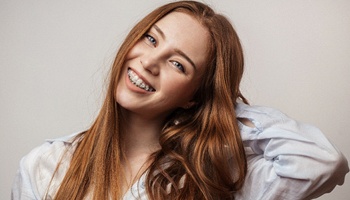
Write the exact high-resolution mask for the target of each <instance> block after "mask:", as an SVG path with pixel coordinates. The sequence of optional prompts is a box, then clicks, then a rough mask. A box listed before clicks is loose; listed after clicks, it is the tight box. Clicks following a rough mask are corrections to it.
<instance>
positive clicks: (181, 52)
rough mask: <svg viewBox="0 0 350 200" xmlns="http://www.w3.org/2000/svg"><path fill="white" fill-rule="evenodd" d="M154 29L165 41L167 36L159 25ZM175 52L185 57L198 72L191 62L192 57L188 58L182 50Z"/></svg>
mask: <svg viewBox="0 0 350 200" xmlns="http://www.w3.org/2000/svg"><path fill="white" fill-rule="evenodd" d="M153 28H154V29H155V30H156V31H157V32H158V33H159V34H160V36H161V37H162V38H163V39H164V40H165V39H166V36H165V34H164V32H163V31H162V30H161V29H160V28H159V27H158V26H157V25H153ZM175 52H176V53H177V54H180V55H181V56H182V57H184V58H185V59H186V60H187V61H188V62H189V63H190V64H191V65H192V67H193V68H194V69H195V70H197V68H196V65H195V64H194V62H193V61H192V60H191V58H190V57H188V56H187V55H186V54H185V53H184V52H183V51H181V50H180V49H175Z"/></svg>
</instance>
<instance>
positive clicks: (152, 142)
mask: <svg viewBox="0 0 350 200" xmlns="http://www.w3.org/2000/svg"><path fill="white" fill-rule="evenodd" d="M123 118H124V119H123V121H124V123H123V129H122V138H123V139H122V140H123V142H122V144H123V147H122V149H123V152H124V155H125V160H123V161H122V162H123V163H124V164H123V165H124V170H125V178H126V187H125V188H129V187H131V185H132V184H133V183H134V182H135V181H136V180H138V179H139V178H140V176H141V175H142V174H143V172H144V171H146V170H147V168H148V167H149V165H150V163H151V162H152V160H151V159H150V155H151V154H152V153H154V152H155V151H157V150H158V149H159V148H160V146H159V134H160V133H161V130H162V128H163V121H164V120H163V119H162V120H160V119H157V120H155V119H147V118H144V117H142V116H140V115H137V114H135V113H132V112H130V111H126V110H124V111H123Z"/></svg>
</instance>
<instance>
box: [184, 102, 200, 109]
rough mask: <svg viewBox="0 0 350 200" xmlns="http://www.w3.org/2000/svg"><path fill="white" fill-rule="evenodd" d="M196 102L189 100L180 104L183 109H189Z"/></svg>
mask: <svg viewBox="0 0 350 200" xmlns="http://www.w3.org/2000/svg"><path fill="white" fill-rule="evenodd" d="M196 104H197V102H195V101H190V102H187V103H186V104H185V105H183V106H181V108H183V109H190V108H191V107H192V106H194V105H196Z"/></svg>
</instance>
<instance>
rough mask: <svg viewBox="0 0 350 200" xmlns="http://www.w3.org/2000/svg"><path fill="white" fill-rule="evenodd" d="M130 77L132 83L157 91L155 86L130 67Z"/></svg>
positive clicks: (147, 89) (150, 90)
mask: <svg viewBox="0 0 350 200" xmlns="http://www.w3.org/2000/svg"><path fill="white" fill-rule="evenodd" d="M128 77H129V80H130V81H131V83H132V84H134V85H136V86H137V87H139V88H141V89H143V90H146V91H148V92H154V91H156V90H155V89H154V88H153V87H151V86H150V85H148V84H146V83H145V82H144V81H143V80H142V79H141V78H140V77H139V76H137V74H136V73H135V72H134V71H132V70H131V69H130V68H129V69H128Z"/></svg>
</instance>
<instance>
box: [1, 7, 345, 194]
mask: <svg viewBox="0 0 350 200" xmlns="http://www.w3.org/2000/svg"><path fill="white" fill-rule="evenodd" d="M163 2H165V1H161V0H152V1H140V0H128V1H116V0H114V1H112V0H102V1H93V0H74V1H71V0H60V1H51V0H25V1H20V0H0V67H1V68H0V70H1V72H0V95H1V96H0V134H1V140H0V150H1V152H0V156H1V165H0V173H1V174H0V175H1V177H0V199H10V187H11V184H12V180H13V177H14V174H15V171H16V169H17V167H18V162H19V160H20V158H21V157H22V156H24V155H25V154H26V153H28V152H29V151H30V150H31V149H32V148H34V147H35V146H37V145H40V144H41V143H43V141H44V139H45V138H55V137H59V136H63V135H67V134H70V133H72V132H76V131H80V130H84V129H86V128H87V127H88V126H89V125H90V123H91V122H92V121H93V119H94V118H95V116H96V114H97V111H98V109H99V107H100V104H101V99H102V97H101V95H102V94H103V90H102V88H103V85H104V77H105V75H106V74H107V71H108V68H109V66H110V65H111V62H112V60H113V58H114V55H115V52H116V50H117V48H118V46H119V44H120V42H121V41H122V40H123V38H124V37H125V34H126V33H127V32H128V30H130V28H131V27H132V26H133V24H134V23H135V22H136V21H137V20H138V19H140V18H142V17H143V16H144V15H145V14H147V13H148V12H149V11H151V10H152V9H154V8H155V7H156V6H158V5H160V4H161V3H163ZM205 2H207V3H209V4H211V5H213V7H214V8H215V9H216V10H217V11H220V12H222V13H224V14H225V15H227V16H228V17H229V18H230V19H231V20H232V22H233V24H234V26H235V27H236V30H237V32H238V34H239V35H240V37H241V40H242V43H243V46H244V51H245V57H246V73H245V78H244V80H243V91H244V94H245V95H246V96H247V97H248V98H249V99H250V101H251V103H252V104H260V105H266V106H270V107H275V108H278V109H281V110H283V111H284V112H285V113H287V114H288V115H289V116H291V117H293V118H297V119H299V120H300V121H304V122H308V123H311V124H314V125H316V126H317V127H319V128H320V129H321V130H323V131H324V133H325V134H326V136H327V137H328V138H329V139H330V140H331V141H332V142H333V143H334V144H335V145H336V146H337V147H338V148H339V149H340V150H341V151H342V152H343V153H344V154H345V156H346V157H347V158H348V159H350V147H349V142H350V141H349V136H348V134H349V133H348V132H349V124H350V106H349V103H350V83H349V78H348V76H349V75H350V64H349V63H350V39H349V36H350V12H349V11H350V1H346V0H343V1H341V0H293V1H292V0H289V1H286V0H266V1H265V0H251V1H245V0H240V1H234V0H232V1H219V0H218V1H214V0H211V1H210V0H207V1H205ZM349 186H350V178H349V176H347V179H346V182H345V185H343V186H341V187H337V188H336V189H335V190H334V191H333V192H332V193H331V194H327V195H325V196H323V197H322V198H320V199H324V200H326V199H328V200H333V199H338V200H339V199H340V200H341V199H348V198H349V196H350V190H349V188H350V187H349Z"/></svg>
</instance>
